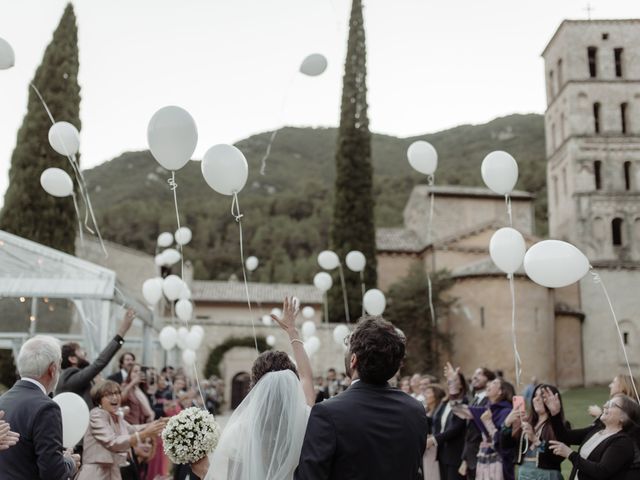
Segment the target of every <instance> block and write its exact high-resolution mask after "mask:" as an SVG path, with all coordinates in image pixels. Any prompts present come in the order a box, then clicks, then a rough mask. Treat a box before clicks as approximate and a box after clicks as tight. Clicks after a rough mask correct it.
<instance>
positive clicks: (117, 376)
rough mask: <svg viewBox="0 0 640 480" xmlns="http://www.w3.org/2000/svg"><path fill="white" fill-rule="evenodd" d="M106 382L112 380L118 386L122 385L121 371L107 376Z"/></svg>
mask: <svg viewBox="0 0 640 480" xmlns="http://www.w3.org/2000/svg"><path fill="white" fill-rule="evenodd" d="M107 380H113V381H114V382H116V383H117V384H118V385H122V381H123V380H124V379H123V378H122V370H118V371H117V372H116V373H114V374H112V375H109V376H108V377H107Z"/></svg>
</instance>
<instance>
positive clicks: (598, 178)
mask: <svg viewBox="0 0 640 480" xmlns="http://www.w3.org/2000/svg"><path fill="white" fill-rule="evenodd" d="M593 179H594V180H595V183H596V190H600V189H601V188H602V162H601V161H600V160H596V161H595V162H593Z"/></svg>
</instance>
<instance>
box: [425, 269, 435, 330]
mask: <svg viewBox="0 0 640 480" xmlns="http://www.w3.org/2000/svg"><path fill="white" fill-rule="evenodd" d="M427 288H428V290H429V313H430V314H431V326H432V327H433V328H436V311H435V308H433V286H432V284H431V275H429V270H427Z"/></svg>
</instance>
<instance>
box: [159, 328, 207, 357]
mask: <svg viewBox="0 0 640 480" xmlns="http://www.w3.org/2000/svg"><path fill="white" fill-rule="evenodd" d="M203 339H204V329H203V328H202V327H201V326H200V325H193V326H192V327H191V329H187V328H186V327H179V328H178V329H176V328H175V327H172V326H166V327H164V328H163V329H162V330H160V334H159V335H158V340H159V341H160V345H162V348H164V349H165V350H172V349H173V348H175V347H176V346H178V348H180V350H191V351H196V350H198V349H199V348H200V346H201V345H202V340H203Z"/></svg>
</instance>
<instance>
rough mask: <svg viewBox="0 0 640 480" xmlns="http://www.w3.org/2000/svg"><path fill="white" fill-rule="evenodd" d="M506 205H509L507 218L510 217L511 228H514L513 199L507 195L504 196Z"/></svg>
mask: <svg viewBox="0 0 640 480" xmlns="http://www.w3.org/2000/svg"><path fill="white" fill-rule="evenodd" d="M504 203H505V204H506V205H507V216H508V217H509V226H510V227H513V218H512V216H511V197H510V196H509V194H508V193H507V194H506V195H505V196H504Z"/></svg>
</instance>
